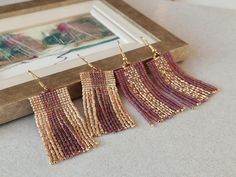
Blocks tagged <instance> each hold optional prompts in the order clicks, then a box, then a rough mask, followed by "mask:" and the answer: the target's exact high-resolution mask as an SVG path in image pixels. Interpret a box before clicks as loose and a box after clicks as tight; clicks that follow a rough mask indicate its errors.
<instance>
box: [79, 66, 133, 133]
mask: <svg viewBox="0 0 236 177" xmlns="http://www.w3.org/2000/svg"><path fill="white" fill-rule="evenodd" d="M80 77H81V82H82V88H83V90H82V91H83V106H84V113H85V116H86V123H87V127H88V128H89V130H90V133H91V135H93V136H100V135H102V134H107V133H115V132H118V131H121V130H124V129H127V128H131V127H134V126H135V124H134V122H133V120H132V119H131V118H130V117H129V115H128V114H127V113H126V111H125V110H124V108H123V106H122V103H121V100H120V97H119V94H118V90H117V87H116V81H115V77H114V74H113V71H101V70H92V71H90V72H83V73H81V74H80Z"/></svg>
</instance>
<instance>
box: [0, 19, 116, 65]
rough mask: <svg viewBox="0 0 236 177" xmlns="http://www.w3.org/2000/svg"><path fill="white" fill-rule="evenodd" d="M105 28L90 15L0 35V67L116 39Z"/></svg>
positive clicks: (61, 53)
mask: <svg viewBox="0 0 236 177" xmlns="http://www.w3.org/2000/svg"><path fill="white" fill-rule="evenodd" d="M117 39H118V37H117V36H115V35H114V34H113V33H112V32H111V31H110V30H109V29H108V28H106V27H105V26H104V25H102V24H101V23H100V22H99V21H98V20H97V19H96V18H94V17H93V16H91V15H90V14H86V15H82V16H79V17H77V18H75V19H73V20H65V21H63V22H58V23H52V24H47V25H41V26H37V27H33V28H29V29H24V30H21V31H17V32H10V33H4V34H1V35H0V68H3V67H5V66H7V65H10V64H14V63H17V62H18V63H19V62H27V61H30V60H35V59H37V58H39V57H44V56H49V55H55V54H58V56H60V55H64V54H67V53H70V52H72V51H76V50H81V49H84V48H89V47H93V46H96V45H99V44H102V43H106V42H110V41H112V40H117Z"/></svg>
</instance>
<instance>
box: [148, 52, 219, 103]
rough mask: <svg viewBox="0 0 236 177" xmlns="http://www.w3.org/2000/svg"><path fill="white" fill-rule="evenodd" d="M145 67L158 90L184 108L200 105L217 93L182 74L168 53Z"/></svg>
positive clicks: (201, 82)
mask: <svg viewBox="0 0 236 177" xmlns="http://www.w3.org/2000/svg"><path fill="white" fill-rule="evenodd" d="M147 67H148V69H149V70H150V72H151V74H152V77H153V78H154V81H155V83H156V86H157V87H158V88H159V90H161V91H162V92H163V94H167V95H170V96H171V97H173V98H174V99H175V100H176V101H178V102H180V103H181V104H183V105H184V106H186V107H189V108H192V107H194V106H198V105H200V104H201V103H203V102H205V101H207V100H208V98H209V97H210V96H211V95H213V94H214V93H215V92H216V91H217V88H216V87H214V86H212V85H210V84H207V83H205V82H203V81H200V80H197V79H195V78H193V77H191V76H189V75H187V74H186V73H184V72H183V71H182V70H181V68H180V67H179V66H178V65H177V64H176V63H175V62H174V60H173V58H172V56H171V54H170V53H165V54H164V55H162V56H160V57H158V58H156V59H153V60H151V61H149V62H147Z"/></svg>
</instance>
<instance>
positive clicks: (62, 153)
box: [29, 88, 97, 164]
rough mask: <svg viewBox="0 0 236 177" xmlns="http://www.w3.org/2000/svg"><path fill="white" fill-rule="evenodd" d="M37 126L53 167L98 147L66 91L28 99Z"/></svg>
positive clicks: (50, 91)
mask: <svg viewBox="0 0 236 177" xmlns="http://www.w3.org/2000/svg"><path fill="white" fill-rule="evenodd" d="M29 100H30V103H31V106H32V108H33V110H34V113H35V121H36V125H37V127H38V128H39V133H40V136H41V137H42V139H43V142H44V146H45V149H46V151H47V154H48V159H49V163H50V164H55V163H57V162H59V161H62V160H65V159H68V158H71V157H73V156H75V155H78V154H81V153H83V152H86V151H88V150H89V149H91V148H93V147H95V146H96V144H97V143H96V142H95V141H94V140H93V138H92V137H91V136H90V135H89V132H88V130H87V128H86V124H85V122H84V120H83V119H82V118H81V116H80V115H79V113H78V111H77V109H76V108H75V106H74V104H73V103H72V101H71V99H70V95H69V93H68V90H67V88H60V89H56V90H47V91H44V92H42V93H41V94H40V95H38V96H33V97H31V98H29Z"/></svg>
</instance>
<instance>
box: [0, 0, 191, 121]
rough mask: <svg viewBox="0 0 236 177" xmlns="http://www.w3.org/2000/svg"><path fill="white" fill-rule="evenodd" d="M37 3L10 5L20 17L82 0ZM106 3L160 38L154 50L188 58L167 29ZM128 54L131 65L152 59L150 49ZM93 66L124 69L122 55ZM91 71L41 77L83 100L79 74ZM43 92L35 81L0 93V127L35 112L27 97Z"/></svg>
mask: <svg viewBox="0 0 236 177" xmlns="http://www.w3.org/2000/svg"><path fill="white" fill-rule="evenodd" d="M37 2H40V3H39V6H37V3H36V1H33V2H32V4H31V3H29V2H25V3H22V4H23V5H22V6H24V7H27V8H26V9H24V8H23V7H16V5H9V6H11V7H15V8H16V11H18V12H15V13H16V14H17V15H19V14H23V13H30V12H32V11H35V10H40V9H42V8H43V9H44V10H45V9H49V8H53V7H58V6H59V5H60V4H61V5H66V4H72V3H78V2H82V0H59V1H57V2H56V0H50V1H47V2H46V0H43V1H37ZM43 2H44V3H43ZM105 2H106V3H107V4H108V5H110V6H111V7H112V8H114V10H116V11H120V12H121V13H122V14H123V15H124V16H126V18H128V20H130V19H132V22H134V23H136V24H138V25H139V26H141V27H142V28H144V29H146V30H147V31H148V32H149V33H150V34H152V35H154V36H156V37H157V38H158V39H160V40H161V41H160V42H157V43H155V44H154V47H156V48H157V49H158V50H159V51H160V52H164V51H170V52H171V53H172V54H173V55H174V57H175V58H176V61H182V60H183V59H184V58H185V55H186V54H187V49H186V48H187V44H186V43H185V42H184V41H182V40H181V39H179V38H177V37H176V36H174V35H173V34H171V33H170V32H168V31H167V30H166V29H164V28H163V27H161V26H160V25H158V24H156V23H155V22H153V21H152V20H150V19H149V18H147V17H146V16H144V15H143V14H141V13H140V12H138V11H137V10H135V9H134V8H132V7H131V6H129V5H128V4H127V3H125V2H123V1H117V0H106V1H105ZM58 3H59V4H58ZM6 8H8V10H9V7H8V6H6ZM34 9H35V10H34ZM10 12H12V10H11V9H10V11H9V12H7V10H6V9H5V10H3V9H2V8H0V14H5V15H6V14H8V15H9V14H10ZM11 15H13V14H11ZM126 55H127V57H128V58H129V61H130V62H137V61H140V60H143V61H145V60H148V59H150V57H151V56H152V53H151V52H150V50H148V49H147V48H145V47H141V48H138V49H135V50H132V51H129V52H127V53H126ZM93 65H94V66H96V67H98V68H101V69H102V70H115V69H118V68H120V67H121V66H122V60H121V57H120V55H115V56H112V57H108V58H104V59H102V60H99V61H96V62H93ZM88 70H90V67H88V66H87V65H83V66H79V67H76V68H73V69H69V70H66V71H62V72H59V73H56V74H52V75H50V76H46V77H44V78H42V81H43V82H44V83H45V84H46V85H47V86H48V87H49V88H59V87H64V86H67V87H68V90H69V93H70V95H71V97H72V99H76V98H79V97H81V95H82V88H81V83H80V77H79V74H80V72H84V71H88ZM41 91H42V89H41V87H40V86H39V85H38V84H37V82H36V81H30V82H26V83H23V84H20V85H16V86H13V87H10V88H7V89H3V90H0V95H1V96H0V124H2V123H6V122H9V121H12V120H15V119H18V118H20V117H23V116H26V115H29V114H31V113H32V112H33V111H32V109H31V107H30V104H29V101H28V99H27V98H28V97H31V96H33V95H37V94H39V93H40V92H41Z"/></svg>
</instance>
